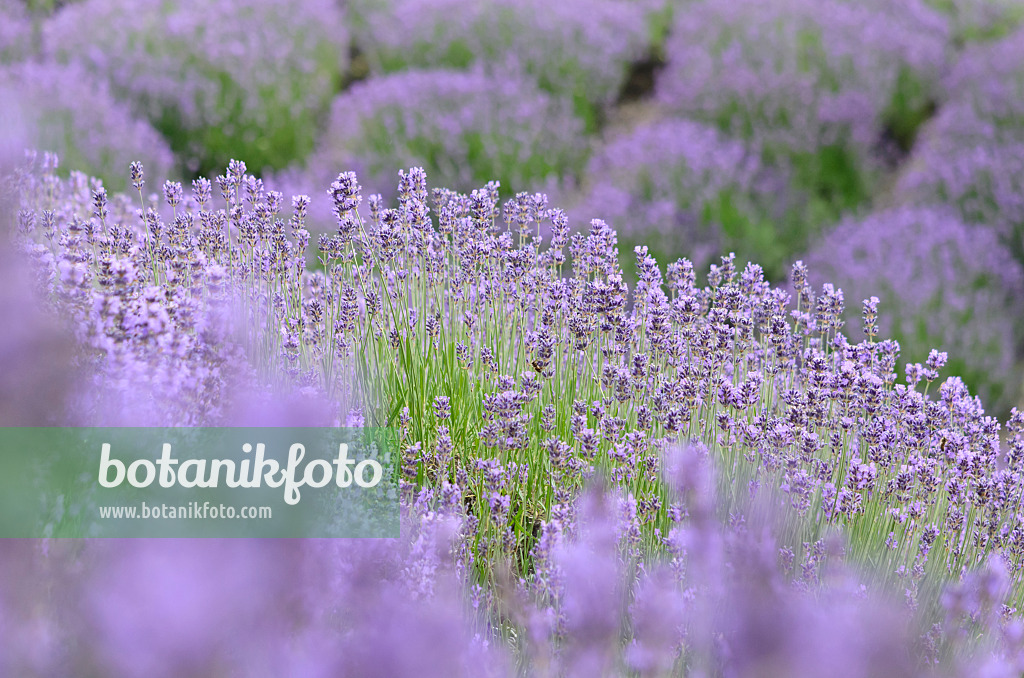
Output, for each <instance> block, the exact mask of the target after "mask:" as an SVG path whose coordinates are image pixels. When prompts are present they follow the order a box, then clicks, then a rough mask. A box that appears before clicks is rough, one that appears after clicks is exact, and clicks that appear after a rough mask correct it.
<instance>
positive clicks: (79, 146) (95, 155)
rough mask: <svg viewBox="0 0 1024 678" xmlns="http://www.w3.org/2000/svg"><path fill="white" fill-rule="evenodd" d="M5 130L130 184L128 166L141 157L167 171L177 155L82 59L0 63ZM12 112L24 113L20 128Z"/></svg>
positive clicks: (117, 183)
mask: <svg viewBox="0 0 1024 678" xmlns="http://www.w3.org/2000/svg"><path fill="white" fill-rule="evenodd" d="M0 91H3V92H4V97H3V98H4V108H5V111H4V113H3V115H4V116H5V118H8V119H9V120H10V122H8V123H7V124H6V125H5V129H4V134H5V136H6V135H11V136H12V137H14V138H12V139H8V140H5V143H9V144H18V145H20V149H19V151H20V150H22V149H24V148H25V147H31V146H38V147H41V148H48V149H52V150H53V151H56V152H58V153H59V154H60V157H61V158H63V159H64V162H67V163H70V164H71V166H72V167H75V168H79V169H80V170H81V171H85V172H88V173H90V174H93V175H95V176H99V177H102V178H104V180H106V181H107V182H108V185H109V186H110V187H111V188H117V189H124V188H127V187H128V184H127V183H126V181H125V176H124V168H125V167H127V166H128V164H129V163H131V162H132V161H133V160H137V159H139V158H141V159H142V160H143V161H144V162H145V163H146V166H147V167H149V168H150V172H151V173H152V175H153V176H158V177H166V176H168V175H169V174H170V172H171V170H172V168H173V167H174V156H173V154H172V153H171V150H170V148H168V146H167V144H166V142H164V140H163V138H162V137H161V136H160V135H159V134H158V133H157V132H156V130H154V129H153V128H152V127H151V126H150V125H149V123H147V122H146V121H144V120H139V119H138V118H136V117H135V116H134V115H133V113H132V111H131V109H130V108H129V107H128V106H127V105H126V104H124V103H122V102H120V101H119V100H117V99H116V98H115V97H114V96H113V94H112V93H111V91H110V89H109V88H108V87H107V86H106V84H105V83H104V82H102V81H98V80H96V78H94V77H93V76H92V75H91V74H90V73H89V72H87V71H86V70H85V69H83V68H81V67H80V66H78V65H74V64H71V65H67V66H58V65H53V64H49V65H44V64H39V63H34V62H23V63H18V64H13V65H10V66H7V67H0ZM13 118H20V121H21V127H22V129H21V130H20V133H19V132H17V131H15V127H16V125H15V124H13V123H14V122H15V121H14V120H13Z"/></svg>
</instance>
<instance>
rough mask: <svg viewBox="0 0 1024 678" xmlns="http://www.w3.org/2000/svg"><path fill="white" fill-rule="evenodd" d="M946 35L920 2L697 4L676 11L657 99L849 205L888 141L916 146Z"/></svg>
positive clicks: (743, 0)
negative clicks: (747, 143)
mask: <svg viewBox="0 0 1024 678" xmlns="http://www.w3.org/2000/svg"><path fill="white" fill-rule="evenodd" d="M946 38H947V27H946V24H945V21H944V20H943V18H942V17H941V15H938V14H936V13H935V12H933V11H931V10H930V9H928V8H927V7H925V6H924V5H922V4H921V3H919V2H893V1H890V0H873V1H872V2H847V1H845V0H834V1H828V2H818V1H816V0H769V1H767V2H762V1H761V0H740V1H739V2H729V3H722V2H713V1H704V2H698V3H694V4H691V5H688V6H687V7H686V10H685V11H679V12H677V13H676V20H675V24H674V26H673V28H672V31H671V33H670V37H669V40H668V42H667V45H666V58H667V61H668V66H667V68H666V69H665V70H664V72H663V73H661V75H660V76H659V78H658V99H659V101H661V102H662V103H663V104H665V105H666V106H667V107H668V108H669V109H671V110H673V111H676V112H679V113H682V114H684V115H688V116H693V117H697V118H699V119H702V120H706V121H709V122H712V123H714V124H716V125H718V126H719V127H720V128H721V129H722V130H723V131H726V132H729V133H730V134H733V135H735V136H739V137H742V138H745V139H748V140H751V141H753V142H755V143H757V144H758V145H760V146H762V147H763V148H764V149H765V152H766V154H768V155H769V156H770V157H772V158H774V159H775V160H777V161H780V162H788V163H791V164H793V166H794V169H795V172H796V174H795V177H794V178H795V179H796V180H797V185H798V186H799V188H801V189H803V190H806V191H809V192H810V193H811V194H812V197H818V198H821V199H823V200H825V201H826V202H827V203H832V204H833V207H834V206H835V205H838V206H839V207H851V206H854V205H856V204H857V203H859V202H861V201H863V200H864V199H865V198H866V196H867V194H868V191H869V190H870V189H871V186H872V183H873V182H872V174H873V172H874V170H875V169H876V168H877V166H878V160H879V158H878V157H877V154H876V153H875V151H876V149H878V148H879V147H880V146H884V145H885V141H886V137H887V136H889V137H892V138H894V139H895V140H896V141H897V142H898V144H899V145H901V146H902V147H903V148H907V147H909V145H910V143H911V142H912V140H913V137H914V133H915V131H916V128H917V125H918V124H919V123H920V122H921V120H922V119H923V118H924V116H925V115H926V113H927V110H928V107H929V105H930V104H929V97H930V96H933V95H934V92H935V89H936V88H937V86H938V78H939V76H940V75H941V73H942V71H943V68H944V66H945V63H946V60H947V39H946Z"/></svg>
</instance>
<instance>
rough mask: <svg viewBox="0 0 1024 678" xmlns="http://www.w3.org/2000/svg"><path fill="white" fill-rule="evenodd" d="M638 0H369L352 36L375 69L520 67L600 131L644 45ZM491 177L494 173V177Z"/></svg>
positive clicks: (358, 11) (358, 9)
mask: <svg viewBox="0 0 1024 678" xmlns="http://www.w3.org/2000/svg"><path fill="white" fill-rule="evenodd" d="M644 9H645V8H644V7H643V6H642V5H641V4H640V3H632V2H622V1H621V0H598V1H597V2H592V1H591V2H577V3H571V2H562V3H555V4H553V5H552V4H550V3H542V2H539V1H538V0H525V1H523V0H515V1H513V0H500V1H498V2H478V1H477V0H444V1H443V2H438V1H437V0H390V1H386V2H380V1H377V0H363V1H361V2H356V3H353V6H352V12H353V14H354V15H355V16H356V17H357V18H354V19H353V21H354V24H355V25H356V26H358V27H359V30H358V32H357V33H356V35H357V36H358V37H357V39H356V43H357V44H358V45H359V47H360V50H361V51H362V53H363V54H364V55H365V56H366V58H367V60H368V61H369V63H370V65H371V71H372V72H375V73H389V72H394V71H400V70H406V69H410V68H414V69H437V68H451V69H466V68H471V67H474V66H488V67H491V68H495V67H497V68H498V69H499V70H500V69H509V68H512V69H514V70H519V71H521V72H523V73H524V74H525V75H527V76H528V77H530V78H531V79H532V80H534V81H535V82H536V83H537V84H539V86H540V88H541V89H542V90H544V91H546V92H548V93H550V94H551V95H553V96H554V97H557V98H559V99H564V100H567V101H569V102H572V104H573V106H574V110H575V111H576V112H577V113H578V114H579V115H580V116H581V117H582V118H583V119H584V120H585V122H586V126H587V128H588V129H590V130H593V129H595V127H596V125H597V123H598V120H599V118H600V117H601V116H603V114H604V113H605V112H606V111H607V108H608V107H609V106H610V105H611V104H612V103H613V102H614V100H615V98H616V96H617V95H618V93H619V90H620V89H621V87H622V85H623V83H624V82H625V79H626V76H627V74H628V71H629V66H630V64H631V63H632V62H634V61H636V60H638V59H639V58H641V57H642V56H644V53H645V51H646V44H647V36H648V32H647V25H646V21H645V12H644ZM489 178H494V176H491V177H489Z"/></svg>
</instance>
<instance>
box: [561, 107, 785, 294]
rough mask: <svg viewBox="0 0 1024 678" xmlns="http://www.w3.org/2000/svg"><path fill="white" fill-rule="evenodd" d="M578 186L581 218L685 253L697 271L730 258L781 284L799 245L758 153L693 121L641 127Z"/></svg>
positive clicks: (593, 164)
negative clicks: (582, 190)
mask: <svg viewBox="0 0 1024 678" xmlns="http://www.w3.org/2000/svg"><path fill="white" fill-rule="evenodd" d="M584 181H585V182H586V183H587V184H588V185H589V189H588V191H587V194H586V196H585V197H584V198H583V199H582V200H581V201H580V204H581V208H580V210H579V213H580V214H582V215H583V216H584V217H585V218H587V219H589V218H590V217H595V216H600V217H601V218H603V219H604V220H605V221H607V223H608V224H609V225H611V226H612V227H613V228H615V229H616V231H617V233H618V235H619V238H620V239H621V240H622V241H623V242H630V243H632V244H633V245H645V246H647V247H649V248H650V251H651V252H652V254H653V253H655V252H656V253H658V254H659V255H662V256H668V257H669V258H678V257H680V256H683V255H685V256H686V257H688V258H689V259H690V261H692V262H693V263H694V266H695V268H696V269H697V270H704V269H706V268H707V266H708V265H709V264H711V263H712V262H713V261H716V260H717V257H718V256H719V255H720V254H721V253H723V252H729V251H736V252H737V253H738V254H739V256H740V257H741V258H745V259H750V260H753V259H754V258H756V259H757V261H758V262H759V263H761V264H762V265H763V266H765V267H766V269H767V270H768V271H769V274H770V275H771V276H772V277H775V278H780V277H783V276H784V275H785V268H784V267H785V266H786V265H787V264H788V262H787V261H786V259H787V258H788V257H789V256H790V253H791V252H792V251H793V250H794V248H795V247H796V246H797V244H798V243H800V242H801V241H802V240H803V238H802V234H801V233H800V231H799V229H797V228H793V227H790V226H791V225H790V224H788V223H787V222H785V221H784V213H785V211H786V209H787V208H786V205H785V197H786V196H785V182H786V179H785V177H784V176H781V175H778V174H775V173H772V172H770V171H768V170H766V169H765V168H764V167H763V166H762V165H761V160H760V153H759V152H758V151H757V150H752V149H749V148H748V147H747V146H746V145H745V144H744V143H743V142H741V141H737V140H732V139H728V138H726V137H725V136H724V135H723V134H721V133H720V132H719V131H718V130H716V129H715V128H713V127H709V126H706V125H703V124H700V123H696V122H692V121H688V120H668V121H664V122H657V123H653V124H647V125H641V126H640V127H638V128H636V129H635V130H633V131H632V132H631V133H629V134H626V135H623V136H621V137H619V138H617V139H613V140H612V141H611V142H610V143H608V144H607V145H606V146H604V147H603V148H602V149H601V151H600V152H599V153H598V154H596V155H595V156H594V157H592V158H591V159H590V162H589V164H588V165H587V171H586V174H585V180H584ZM780 194H781V195H780ZM584 211H585V214H584Z"/></svg>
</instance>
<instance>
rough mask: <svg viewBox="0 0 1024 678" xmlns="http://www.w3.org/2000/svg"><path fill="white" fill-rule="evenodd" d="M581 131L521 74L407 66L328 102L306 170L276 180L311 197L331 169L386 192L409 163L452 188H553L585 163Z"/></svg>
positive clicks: (560, 104)
mask: <svg viewBox="0 0 1024 678" xmlns="http://www.w3.org/2000/svg"><path fill="white" fill-rule="evenodd" d="M582 133H583V125H582V123H581V122H580V121H579V120H578V119H577V118H576V117H575V116H574V115H573V114H572V110H571V107H570V106H569V105H568V103H566V102H564V101H560V100H558V99H555V98H553V97H551V96H550V95H548V94H545V93H543V92H542V91H540V90H539V89H537V87H536V86H535V85H534V84H532V83H531V82H530V81H528V80H524V79H522V78H519V77H515V76H513V75H488V74H485V73H483V72H481V71H473V72H460V71H445V70H441V71H406V72H402V73H395V74H392V75H386V76H382V77H379V78H373V79H371V80H368V81H365V82H361V83H357V84H356V85H353V86H352V87H351V88H350V89H348V90H347V91H346V92H344V93H343V94H342V95H340V96H339V97H338V98H337V99H335V101H334V103H333V104H332V106H331V113H330V118H329V120H328V123H327V126H326V129H325V130H324V133H323V134H322V136H321V137H320V139H319V141H318V142H317V150H316V151H315V152H314V154H313V155H312V156H311V157H310V159H309V160H308V162H307V165H308V169H307V170H306V171H305V172H301V171H299V172H295V171H293V172H288V173H283V175H282V176H280V177H278V178H277V180H276V181H277V182H279V183H280V184H282V185H284V186H286V187H288V188H292V187H301V188H302V190H304V191H306V192H309V193H310V194H312V195H320V190H321V189H320V188H319V187H322V186H325V185H327V184H328V183H330V181H331V179H332V178H333V177H334V176H335V174H336V173H337V169H338V168H348V169H354V170H355V171H356V172H357V173H358V174H359V176H360V178H361V180H362V181H364V182H365V183H366V184H367V186H368V187H369V191H368V192H372V193H381V194H384V195H393V194H394V189H393V186H394V177H395V176H397V173H398V170H399V169H401V168H402V167H408V166H414V165H416V166H423V167H425V168H426V169H427V170H428V171H429V172H430V174H431V176H437V177H439V178H440V182H442V183H443V185H446V186H451V187H452V188H453V189H455V190H463V191H469V190H472V189H473V188H475V187H477V186H482V185H484V184H485V183H486V182H487V181H489V180H491V179H497V180H498V181H500V183H501V186H502V187H503V188H506V189H510V190H513V191H520V190H526V189H527V188H530V187H536V186H538V185H550V186H556V185H557V183H558V181H559V180H560V179H564V180H566V181H569V180H571V177H573V176H574V175H576V174H577V173H578V172H579V170H580V168H581V166H582V164H583V162H584V159H585V154H586V145H585V143H586V142H585V141H584V140H583V138H582ZM314 189H316V190H315V192H314ZM317 204H319V206H320V207H321V208H322V207H324V206H325V205H324V204H323V200H322V199H315V201H314V205H317ZM324 212H325V210H324V209H320V210H319V211H318V212H316V214H323V213H324Z"/></svg>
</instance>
